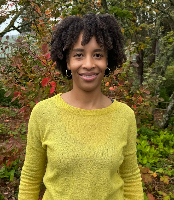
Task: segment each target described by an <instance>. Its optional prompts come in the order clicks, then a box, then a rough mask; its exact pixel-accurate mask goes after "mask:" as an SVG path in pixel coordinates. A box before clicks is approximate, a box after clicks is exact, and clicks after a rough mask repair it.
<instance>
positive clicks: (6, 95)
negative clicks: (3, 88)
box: [4, 90, 12, 97]
mask: <svg viewBox="0 0 174 200" xmlns="http://www.w3.org/2000/svg"><path fill="white" fill-rule="evenodd" d="M11 93H12V91H10V90H9V91H8V92H6V93H5V94H4V97H8V96H10V94H11Z"/></svg>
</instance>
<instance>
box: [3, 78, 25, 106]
mask: <svg viewBox="0 0 174 200" xmlns="http://www.w3.org/2000/svg"><path fill="white" fill-rule="evenodd" d="M5 93H6V91H5V89H4V88H3V84H2V83H1V82H0V105H1V106H4V107H10V106H12V107H15V108H21V105H20V104H19V100H18V99H16V100H15V101H13V102H11V100H12V99H13V95H12V94H11V95H10V96H8V97H4V94H5Z"/></svg>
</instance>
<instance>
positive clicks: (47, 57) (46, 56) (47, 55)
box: [45, 52, 50, 60]
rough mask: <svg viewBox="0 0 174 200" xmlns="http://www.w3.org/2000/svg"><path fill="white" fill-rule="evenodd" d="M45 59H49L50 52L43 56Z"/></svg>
mask: <svg viewBox="0 0 174 200" xmlns="http://www.w3.org/2000/svg"><path fill="white" fill-rule="evenodd" d="M45 58H46V59H47V60H49V59H50V52H49V53H46V54H45Z"/></svg>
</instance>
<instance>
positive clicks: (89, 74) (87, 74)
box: [79, 72, 99, 76]
mask: <svg viewBox="0 0 174 200" xmlns="http://www.w3.org/2000/svg"><path fill="white" fill-rule="evenodd" d="M98 74H99V73H94V72H91V73H81V74H79V75H81V76H82V75H85V76H92V75H98Z"/></svg>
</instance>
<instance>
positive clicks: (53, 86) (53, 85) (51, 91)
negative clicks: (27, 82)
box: [50, 81, 56, 94]
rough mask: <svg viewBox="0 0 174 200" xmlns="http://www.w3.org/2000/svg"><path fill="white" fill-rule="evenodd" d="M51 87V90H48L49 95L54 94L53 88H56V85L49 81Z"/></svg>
mask: <svg viewBox="0 0 174 200" xmlns="http://www.w3.org/2000/svg"><path fill="white" fill-rule="evenodd" d="M50 84H51V86H52V88H51V89H50V94H52V93H54V91H55V87H56V83H55V82H54V81H51V83H50Z"/></svg>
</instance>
